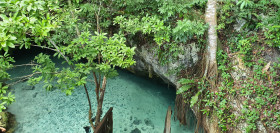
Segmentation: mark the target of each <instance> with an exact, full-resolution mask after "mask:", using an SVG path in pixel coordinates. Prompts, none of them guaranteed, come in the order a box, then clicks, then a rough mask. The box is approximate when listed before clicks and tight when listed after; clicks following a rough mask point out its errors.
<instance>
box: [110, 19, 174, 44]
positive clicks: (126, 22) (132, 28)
mask: <svg viewBox="0 0 280 133" xmlns="http://www.w3.org/2000/svg"><path fill="white" fill-rule="evenodd" d="M114 23H115V24H119V25H120V28H121V30H124V31H126V32H129V33H132V34H135V33H137V32H143V33H144V34H151V33H153V34H154V41H155V42H156V43H157V44H158V45H162V44H163V43H164V42H169V41H170V32H171V29H170V26H165V25H164V21H162V20H160V19H159V18H158V17H157V16H152V17H151V16H148V15H146V16H145V17H143V18H139V17H132V18H129V19H126V18H125V17H124V16H117V17H116V18H115V19H114Z"/></svg>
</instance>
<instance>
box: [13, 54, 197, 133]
mask: <svg viewBox="0 0 280 133" xmlns="http://www.w3.org/2000/svg"><path fill="white" fill-rule="evenodd" d="M24 56H25V55H22V56H21V58H20V60H19V61H18V63H27V62H30V59H32V58H30V57H24ZM57 62H59V60H57ZM29 72H30V68H29V67H21V68H16V69H14V70H11V71H10V73H11V74H12V75H13V76H21V75H23V74H27V73H29ZM118 72H119V76H117V77H115V78H113V79H109V80H108V83H107V90H106V93H105V98H104V104H103V112H106V111H107V110H108V109H109V108H110V107H113V119H114V125H113V127H114V129H113V131H114V133H131V132H132V131H133V130H135V129H136V128H137V129H139V130H140V131H141V132H142V133H161V132H163V129H164V121H165V116H166V111H167V108H168V106H169V105H171V106H172V107H173V108H174V101H175V96H176V95H175V90H174V89H173V88H168V87H167V85H164V84H159V83H157V82H155V81H153V80H151V79H146V78H142V77H137V76H135V75H133V74H131V73H129V72H126V71H123V70H118ZM43 85H44V84H43V83H40V84H38V85H35V87H34V88H32V87H30V86H28V85H27V83H26V82H21V83H19V84H16V85H14V86H12V89H13V92H14V93H15V96H16V102H15V103H13V104H12V105H10V106H9V107H8V108H9V109H8V111H10V112H11V113H13V114H15V116H16V119H17V121H18V123H19V125H18V127H17V130H16V133H84V132H85V131H84V129H83V127H84V126H89V123H88V122H87V120H88V103H87V98H86V95H85V91H84V89H83V88H82V87H80V88H77V89H76V90H75V91H74V93H73V94H72V95H71V96H66V95H65V94H64V93H63V92H61V91H60V90H54V91H49V92H47V91H46V90H45V89H43ZM88 88H89V89H90V96H91V99H92V102H93V103H92V104H93V109H96V101H95V96H94V92H93V89H94V86H93V85H88ZM173 112H174V111H173ZM93 114H95V110H94V112H93ZM104 114H105V113H104ZM172 117H173V116H172ZM171 124H172V127H171V131H172V133H193V132H194V129H190V128H187V127H184V126H180V124H179V122H178V121H174V120H172V122H171ZM135 133H136V132H135Z"/></svg>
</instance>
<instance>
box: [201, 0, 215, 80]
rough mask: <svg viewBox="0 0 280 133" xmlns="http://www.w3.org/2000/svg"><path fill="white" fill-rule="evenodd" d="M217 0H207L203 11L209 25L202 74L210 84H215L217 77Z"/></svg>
mask: <svg viewBox="0 0 280 133" xmlns="http://www.w3.org/2000/svg"><path fill="white" fill-rule="evenodd" d="M216 6H217V0H208V2H207V7H206V12H205V22H206V23H207V24H208V25H209V29H208V39H207V40H208V41H207V49H206V54H205V58H206V63H205V64H206V66H205V72H204V76H205V77H206V78H207V79H208V80H209V81H210V84H211V85H215V81H216V78H217V60H216V52H217V39H218V37H217V31H216V27H217V14H216Z"/></svg>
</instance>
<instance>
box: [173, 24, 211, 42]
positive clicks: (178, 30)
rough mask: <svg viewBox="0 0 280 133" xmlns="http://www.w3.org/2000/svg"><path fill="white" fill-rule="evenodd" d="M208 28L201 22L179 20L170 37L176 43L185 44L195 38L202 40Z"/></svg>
mask: <svg viewBox="0 0 280 133" xmlns="http://www.w3.org/2000/svg"><path fill="white" fill-rule="evenodd" d="M207 28H208V26H207V25H206V24H204V23H203V22H202V21H190V20H186V19H184V20H182V21H181V20H179V21H177V26H176V27H175V28H174V29H173V30H172V35H173V37H174V40H175V41H176V42H183V43H186V42H187V41H189V40H191V39H193V38H195V39H202V37H203V35H204V33H205V31H206V29H207Z"/></svg>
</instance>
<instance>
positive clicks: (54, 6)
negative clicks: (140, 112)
mask: <svg viewBox="0 0 280 133" xmlns="http://www.w3.org/2000/svg"><path fill="white" fill-rule="evenodd" d="M279 8H280V1H279V0H2V1H0V53H1V55H0V81H1V82H0V88H1V89H0V100H1V104H0V111H3V110H5V109H6V107H7V106H8V105H9V104H11V103H12V102H14V99H15V97H14V96H13V94H12V93H11V92H10V91H9V85H12V84H13V83H11V84H6V83H5V81H7V80H12V79H11V78H10V75H9V73H7V70H9V69H12V68H14V67H20V66H16V65H13V63H14V62H15V61H14V59H13V56H12V54H11V51H12V50H13V49H30V48H31V47H40V48H42V49H48V50H50V51H54V54H53V55H50V54H46V53H41V54H39V55H38V56H36V57H35V59H34V61H35V63H34V64H23V65H21V66H24V65H32V69H33V74H31V75H27V76H24V77H22V78H19V79H20V80H26V79H28V80H29V81H28V82H29V83H30V84H33V85H34V84H37V83H39V82H44V84H45V88H46V89H47V90H52V89H54V88H59V89H61V90H62V91H63V92H65V93H66V95H71V93H72V92H73V91H74V89H75V88H77V87H78V86H83V88H84V89H85V93H86V94H88V91H94V92H95V94H96V97H95V98H96V100H97V103H98V104H97V105H94V108H92V106H93V105H92V104H91V100H93V99H92V98H93V97H94V96H89V95H87V99H88V103H89V117H88V119H89V123H90V124H91V127H92V129H93V130H94V129H95V127H96V125H98V123H99V122H100V119H101V112H102V104H103V99H104V93H105V90H106V83H107V78H110V77H113V76H116V75H117V71H116V69H115V68H116V67H120V68H128V67H130V66H131V65H134V64H135V61H134V59H133V55H134V54H135V51H134V50H135V49H136V48H137V47H139V45H144V44H148V45H151V46H155V49H151V50H155V51H156V52H155V53H156V54H155V55H154V56H155V57H156V58H158V61H159V62H160V63H161V65H167V64H168V63H171V62H172V61H174V60H176V59H177V58H178V56H179V55H180V54H182V52H184V51H182V50H180V47H179V46H181V45H183V46H187V45H188V44H190V43H195V44H196V47H198V48H200V51H201V52H200V53H199V54H200V60H199V61H198V62H197V63H196V66H200V67H196V68H197V69H191V68H187V67H184V68H181V69H179V70H177V72H175V73H173V74H176V75H177V76H178V78H179V79H180V80H179V81H178V83H179V84H180V86H178V89H177V98H176V99H177V100H178V101H177V100H176V101H177V102H179V101H181V102H182V103H183V104H184V105H186V106H190V107H194V106H196V107H198V108H199V112H198V114H200V115H199V118H200V117H216V118H218V120H219V122H218V126H219V129H220V131H222V132H231V131H232V130H233V129H235V127H236V125H238V124H239V123H242V122H243V123H246V124H247V125H248V126H246V128H244V129H242V130H244V131H245V132H255V131H257V126H258V125H257V122H259V121H260V122H261V123H262V124H263V125H264V127H265V128H266V130H268V131H271V132H277V131H279V130H280V103H279V98H280V90H279V84H280V77H279V76H280V64H279V63H280V62H279V61H277V60H276V59H271V58H266V55H268V56H270V54H271V53H273V52H274V53H275V52H276V53H277V52H279V48H280V32H279V31H280V11H279V10H278V9H279ZM132 40H134V41H132ZM127 42H134V43H135V44H132V45H131V44H130V43H127ZM51 56H54V57H58V58H61V59H63V60H64V61H65V63H66V64H68V67H65V68H57V67H55V63H54V62H53V61H52V60H51V58H50V57H51ZM269 59H270V60H269ZM190 69H191V70H190ZM189 70H190V71H189ZM236 71H239V73H246V75H242V76H238V74H237V75H236V74H234V73H235V72H236ZM89 75H91V76H93V77H94V81H89V80H87V78H88V76H89ZM241 79H242V80H241ZM15 82H18V81H15ZM87 84H94V85H95V88H87ZM230 99H237V100H239V101H241V103H240V105H242V108H241V109H240V110H233V104H232V101H231V100H230ZM178 105H179V106H181V105H182V104H178ZM93 110H96V114H95V115H96V121H95V123H93V122H92V119H91V118H92V117H93V114H92V112H93ZM177 110H178V111H177V112H180V111H183V110H184V108H182V107H177ZM236 112H237V113H236ZM237 114H238V115H237ZM177 116H178V115H177ZM184 117H185V116H184V115H183V116H178V119H179V120H180V121H181V123H182V124H186V121H185V120H184ZM199 118H198V119H199ZM199 124H200V120H198V125H199Z"/></svg>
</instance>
